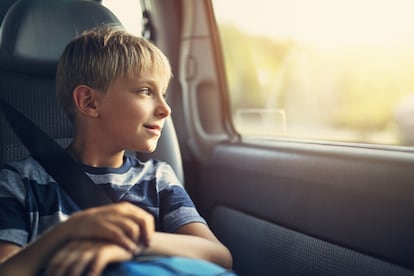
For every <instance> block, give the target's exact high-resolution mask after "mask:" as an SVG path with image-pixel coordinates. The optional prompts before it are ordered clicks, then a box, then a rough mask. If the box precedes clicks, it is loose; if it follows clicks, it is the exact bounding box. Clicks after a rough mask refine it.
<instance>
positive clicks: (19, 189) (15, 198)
mask: <svg viewBox="0 0 414 276" xmlns="http://www.w3.org/2000/svg"><path fill="white" fill-rule="evenodd" d="M28 225H29V222H28V216H27V214H26V211H25V208H24V184H23V182H22V179H21V177H20V175H19V174H18V172H17V171H16V170H15V168H13V167H11V166H6V167H4V168H3V169H2V170H1V171H0V240H2V241H6V242H11V243H15V244H17V245H20V246H24V245H26V244H27V241H28V228H29V226H28Z"/></svg>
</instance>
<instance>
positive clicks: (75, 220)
mask: <svg viewBox="0 0 414 276" xmlns="http://www.w3.org/2000/svg"><path fill="white" fill-rule="evenodd" d="M62 227H69V229H70V231H71V233H70V237H71V238H72V239H95V240H96V239H100V240H106V241H109V242H112V243H115V244H118V245H119V246H122V247H123V248H125V249H126V250H129V251H131V252H132V253H135V252H136V251H138V250H139V249H138V245H137V244H139V243H142V244H144V245H145V246H148V245H149V242H150V240H151V237H152V235H153V234H154V228H155V227H154V217H153V216H152V215H151V214H149V213H147V212H146V211H144V210H143V209H141V208H139V207H136V206H135V205H133V204H131V203H128V202H121V203H116V204H111V205H106V206H101V207H96V208H91V209H87V210H84V211H80V212H78V213H75V214H74V215H72V216H71V217H70V218H69V219H68V220H67V221H66V222H65V223H63V224H62Z"/></svg>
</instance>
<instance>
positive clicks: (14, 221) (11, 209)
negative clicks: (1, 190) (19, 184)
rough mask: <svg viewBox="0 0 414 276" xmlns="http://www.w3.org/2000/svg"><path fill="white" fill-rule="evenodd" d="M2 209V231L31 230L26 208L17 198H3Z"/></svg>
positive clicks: (0, 222)
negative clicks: (11, 229) (12, 229)
mask: <svg viewBox="0 0 414 276" xmlns="http://www.w3.org/2000/svg"><path fill="white" fill-rule="evenodd" d="M0 209H1V210H2V211H1V212H0V229H9V228H14V229H21V230H25V231H27V230H28V229H29V218H28V217H26V216H25V215H24V214H26V213H25V210H24V206H22V204H21V203H20V202H18V201H17V200H16V199H15V198H6V197H2V198H1V200H0Z"/></svg>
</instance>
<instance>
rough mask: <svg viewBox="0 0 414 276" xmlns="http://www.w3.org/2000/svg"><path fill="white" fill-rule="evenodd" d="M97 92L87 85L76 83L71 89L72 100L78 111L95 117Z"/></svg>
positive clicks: (97, 113) (96, 115)
mask: <svg viewBox="0 0 414 276" xmlns="http://www.w3.org/2000/svg"><path fill="white" fill-rule="evenodd" d="M98 94H99V93H98V92H96V91H95V90H94V89H92V88H90V87H89V86H87V85H78V86H77V87H75V89H74V90H73V100H74V103H75V107H76V108H77V109H78V111H79V112H80V113H82V114H84V115H86V116H89V117H94V118H97V117H98V116H99V112H98V109H97V97H98V96H99V95H98Z"/></svg>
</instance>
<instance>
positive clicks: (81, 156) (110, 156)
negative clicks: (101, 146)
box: [66, 141, 125, 168]
mask: <svg viewBox="0 0 414 276" xmlns="http://www.w3.org/2000/svg"><path fill="white" fill-rule="evenodd" d="M66 151H67V152H68V153H69V155H70V156H71V157H72V158H73V159H74V160H76V161H77V162H80V163H82V164H84V165H87V166H90V167H107V168H119V167H121V166H122V164H123V157H124V154H125V150H122V151H119V152H115V153H107V152H104V151H102V150H97V149H94V148H93V147H86V146H84V145H82V144H80V143H76V141H74V142H73V143H72V144H70V145H69V147H68V148H67V149H66Z"/></svg>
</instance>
